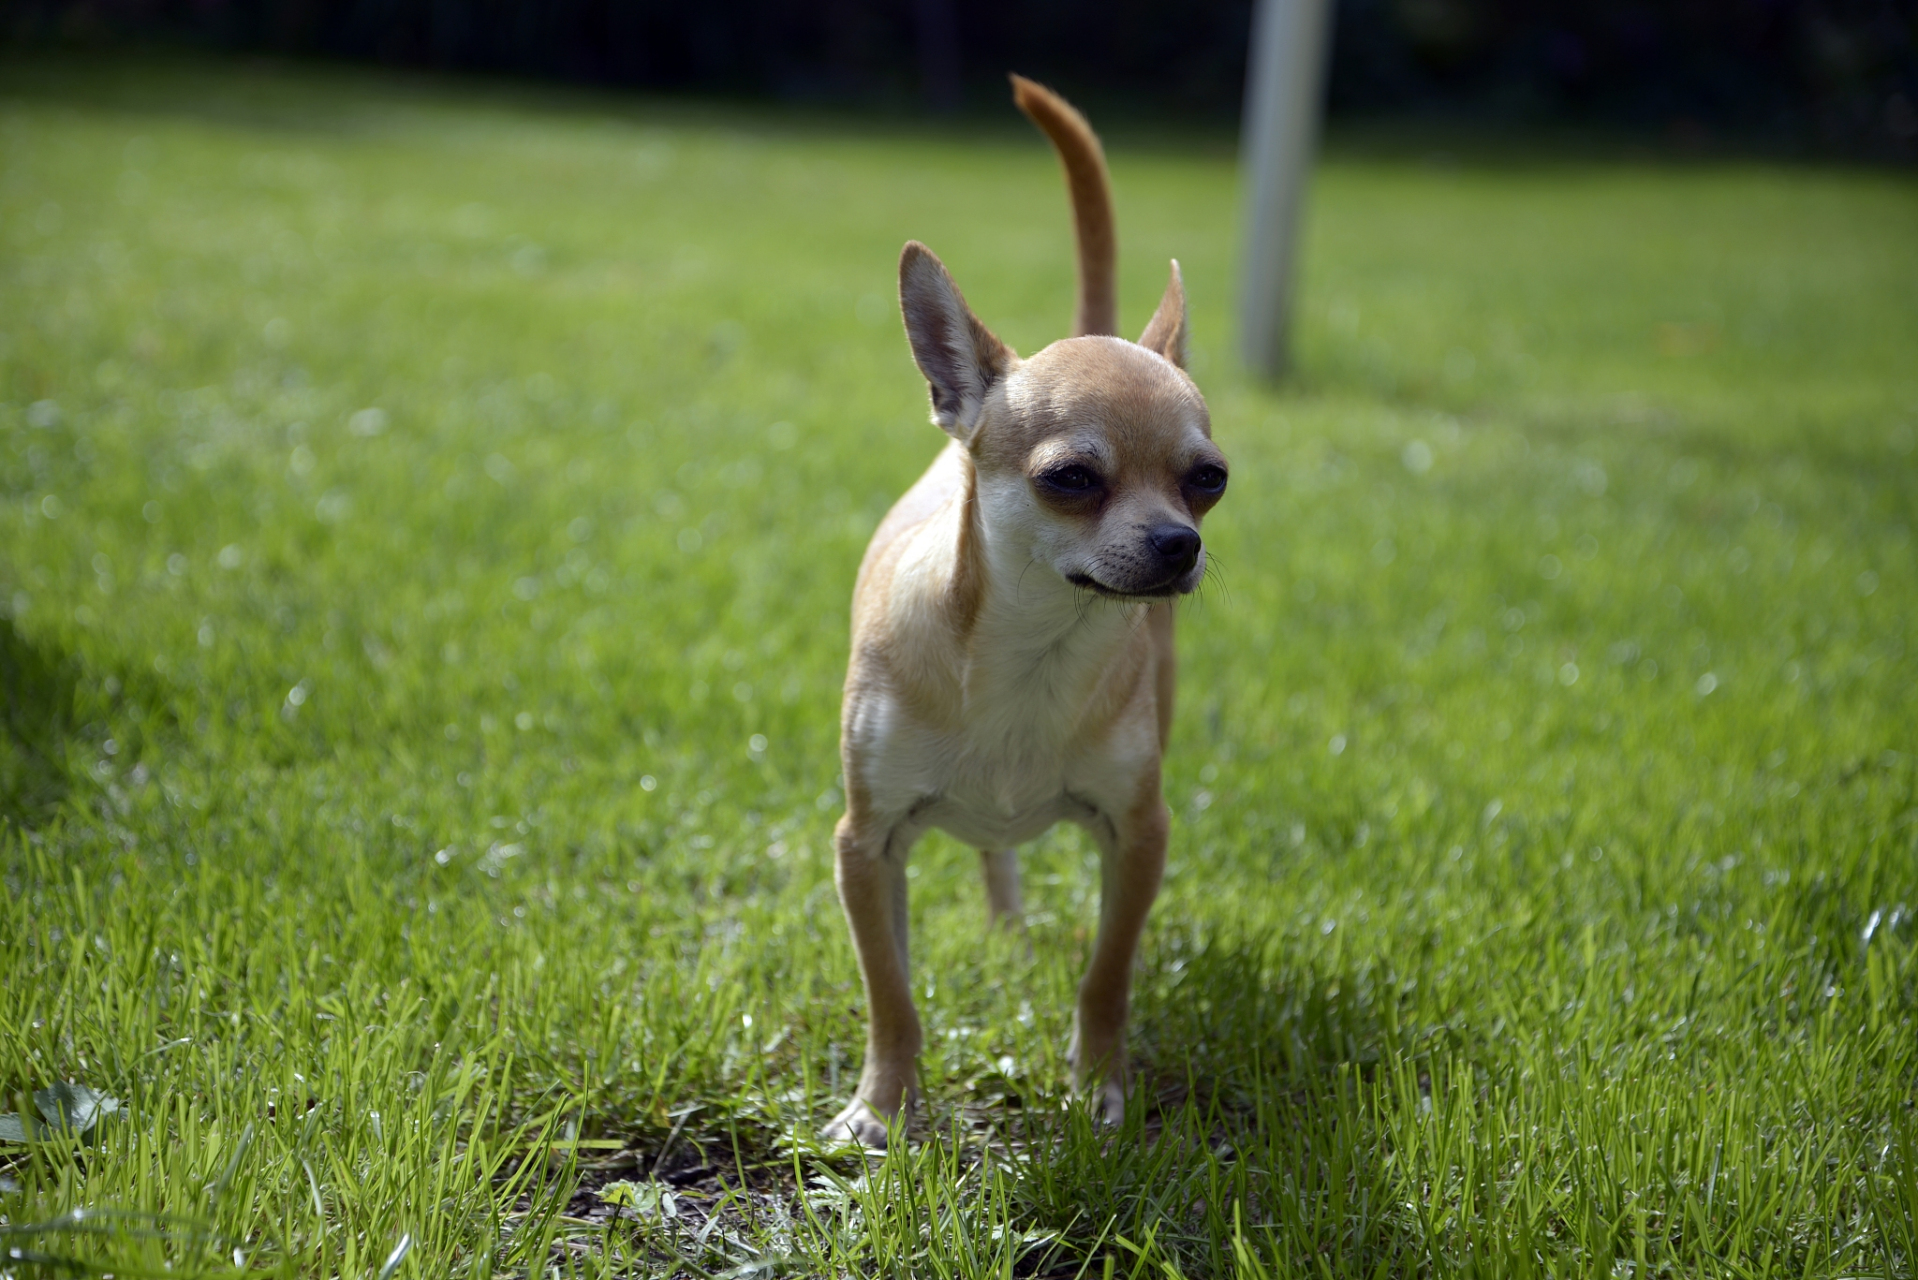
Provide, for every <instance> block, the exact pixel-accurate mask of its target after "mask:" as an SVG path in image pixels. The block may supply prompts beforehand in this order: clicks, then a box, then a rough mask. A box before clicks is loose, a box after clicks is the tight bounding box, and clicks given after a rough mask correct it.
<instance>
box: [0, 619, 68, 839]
mask: <svg viewBox="0 0 1918 1280" xmlns="http://www.w3.org/2000/svg"><path fill="white" fill-rule="evenodd" d="M78 683H79V673H78V668H77V667H76V666H75V665H74V663H73V662H72V661H71V660H70V659H68V658H66V657H65V656H64V655H59V654H50V653H48V652H46V651H45V650H43V649H40V648H37V647H36V646H34V645H32V644H29V643H28V642H27V641H26V640H25V639H23V638H22V637H21V635H20V633H19V632H18V631H16V630H15V629H14V627H13V625H12V624H11V623H6V624H0V823H13V824H18V825H20V826H25V827H31V826H34V825H36V824H38V823H39V822H41V821H44V820H45V819H46V817H47V816H48V815H49V814H51V813H52V812H53V811H54V810H55V809H56V808H58V807H59V805H60V802H61V801H62V800H64V799H65V798H66V794H67V789H68V785H69V779H68V777H67V764H66V755H67V752H66V742H67V739H68V738H70V737H71V736H72V735H73V733H74V730H75V728H76V727H77V725H78V716H77V714H76V712H75V707H74V693H75V690H76V689H77V687H78Z"/></svg>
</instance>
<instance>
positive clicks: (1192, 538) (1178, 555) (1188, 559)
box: [1146, 524, 1199, 573]
mask: <svg viewBox="0 0 1918 1280" xmlns="http://www.w3.org/2000/svg"><path fill="white" fill-rule="evenodd" d="M1146 542H1147V544H1148V545H1150V546H1151V548H1152V549H1153V551H1155V552H1157V553H1158V556H1159V558H1160V559H1161V560H1164V561H1165V562H1166V563H1167V564H1168V565H1172V566H1176V567H1177V571H1178V572H1180V573H1184V572H1185V571H1186V570H1187V569H1190V568H1191V567H1192V562H1193V561H1194V560H1197V559H1198V558H1199V531H1198V530H1197V529H1193V528H1188V527H1187V526H1185V525H1182V524H1162V525H1160V526H1159V527H1158V528H1156V529H1154V530H1153V531H1152V532H1151V533H1148V534H1147V535H1146Z"/></svg>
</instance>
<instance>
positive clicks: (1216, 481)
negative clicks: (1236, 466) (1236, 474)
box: [1185, 462, 1225, 493]
mask: <svg viewBox="0 0 1918 1280" xmlns="http://www.w3.org/2000/svg"><path fill="white" fill-rule="evenodd" d="M1185 482H1186V483H1187V484H1189V485H1191V486H1192V487H1193V488H1194V489H1197V490H1198V491H1199V492H1200V493H1218V492H1220V491H1221V490H1223V489H1224V488H1225V468H1224V467H1215V466H1213V465H1212V464H1211V463H1209V462H1208V463H1207V464H1205V465H1204V466H1202V467H1200V468H1199V469H1198V470H1196V471H1194V472H1193V473H1192V474H1191V475H1189V476H1187V477H1186V478H1185Z"/></svg>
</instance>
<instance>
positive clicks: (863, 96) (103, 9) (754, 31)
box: [0, 0, 1918, 157]
mask: <svg viewBox="0 0 1918 1280" xmlns="http://www.w3.org/2000/svg"><path fill="white" fill-rule="evenodd" d="M1335 3H1336V13H1337V16H1336V20H1335V36H1334V41H1333V52H1332V66H1331V78H1330V102H1331V107H1332V110H1333V112H1334V114H1335V115H1366V114H1377V113H1406V112H1422V113H1432V112H1441V113H1451V114H1457V115H1467V116H1473V117H1478V118H1490V119H1499V120H1513V121H1521V122H1529V121H1572V122H1582V123H1596V124H1604V125H1613V126H1620V125H1622V126H1626V127H1632V128H1641V129H1653V130H1659V131H1663V132H1665V133H1668V134H1670V135H1672V136H1673V137H1674V138H1675V139H1677V140H1679V141H1685V142H1702V141H1707V140H1709V139H1710V138H1712V137H1714V136H1725V135H1731V136H1735V137H1746V138H1765V139H1772V140H1778V141H1784V142H1789V143H1795V144H1798V145H1803V146H1811V147H1816V148H1818V149H1823V150H1839V151H1851V152H1871V153H1878V154H1889V155H1902V156H1906V157H1912V156H1918V0H1662V2H1660V0H1559V2H1557V3H1553V2H1551V0H1335ZM1251 7H1252V3H1251V0H1176V2H1168V0H692V2H690V3H689V2H687V0H0V14H5V15H6V16H5V17H4V18H3V19H0V39H3V40H6V41H8V42H10V43H13V44H15V45H22V44H26V45H35V46H45V45H49V44H57V45H76V44H77V45H113V44H128V43H134V44H152V43H156V42H157V43H171V44H187V45H194V46H202V47H214V48H222V49H230V50H248V51H261V52H272V53H281V54H293V55H304V56H321V57H330V58H342V59H351V60H372V61H378V62H383V63H389V64H393V65H401V66H418V67H436V68H444V69H450V70H465V71H484V72H493V73H501V72H503V73H509V74H518V75H528V76H534V77H540V78H549V79H559V80H566V81H576V82H588V83H597V84H612V85H631V86H643V87H646V88H652V89H698V90H701V91H707V92H722V93H744V94H750V95H757V96H766V95H770V96H775V97H780V98H786V99H805V100H815V101H834V102H845V103H850V104H865V105H874V104H891V105H901V104H904V103H907V102H912V103H917V104H921V105H923V106H925V107H928V108H931V109H936V110H949V109H956V108H962V107H964V106H965V105H966V104H967V103H968V102H982V101H991V102H992V103H994V104H995V105H996V104H997V102H998V100H999V98H1000V96H1001V95H1002V93H1003V88H1002V85H1003V81H1002V80H1001V79H1000V76H1001V74H1002V73H1003V72H1004V71H1005V70H1006V69H1008V68H1016V69H1019V70H1022V71H1025V72H1027V73H1028V74H1032V75H1036V76H1039V77H1042V78H1045V79H1048V80H1050V81H1052V82H1054V83H1056V84H1058V85H1059V86H1060V87H1062V88H1064V89H1066V90H1067V91H1068V92H1072V93H1075V94H1077V95H1080V96H1082V97H1085V98H1087V99H1088V100H1091V101H1101V100H1106V102H1108V103H1109V102H1110V101H1115V100H1129V101H1132V102H1136V103H1138V104H1139V105H1140V107H1141V108H1143V109H1151V110H1161V111H1174V112H1178V113H1181V114H1185V115H1211V116H1214V117H1216V118H1220V119H1229V118H1230V117H1231V116H1232V115H1233V114H1234V113H1236V111H1237V110H1238V106H1239V99H1240V94H1241V90H1242V86H1243V80H1244V66H1245V53H1246V44H1247V37H1248V33H1249V27H1250V19H1251ZM1107 109H1108V110H1109V109H1110V108H1109V106H1108V108H1107Z"/></svg>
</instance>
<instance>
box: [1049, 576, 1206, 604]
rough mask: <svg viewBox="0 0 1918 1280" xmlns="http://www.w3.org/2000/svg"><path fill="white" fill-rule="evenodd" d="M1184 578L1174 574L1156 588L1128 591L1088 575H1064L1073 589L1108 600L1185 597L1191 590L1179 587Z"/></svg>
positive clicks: (1140, 588)
mask: <svg viewBox="0 0 1918 1280" xmlns="http://www.w3.org/2000/svg"><path fill="white" fill-rule="evenodd" d="M1186 576H1187V575H1186V574H1184V573H1179V574H1174V575H1173V576H1172V577H1170V578H1167V579H1166V580H1165V581H1164V582H1162V583H1159V584H1158V585H1157V586H1152V587H1133V588H1131V589H1129V590H1121V589H1119V588H1118V587H1108V586H1107V585H1106V584H1105V583H1103V582H1101V581H1099V580H1098V579H1097V578H1095V577H1093V576H1092V575H1091V574H1089V573H1069V574H1067V575H1066V581H1067V582H1070V583H1071V584H1072V585H1073V586H1075V587H1084V588H1085V589H1086V590H1087V591H1090V592H1092V594H1094V595H1096V596H1104V597H1105V598H1106V599H1108V600H1170V599H1171V598H1172V597H1174V596H1182V595H1185V594H1186V593H1187V592H1189V591H1190V590H1191V589H1192V588H1190V587H1186V586H1181V585H1180V583H1181V580H1182V579H1184V578H1185V577H1186Z"/></svg>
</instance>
